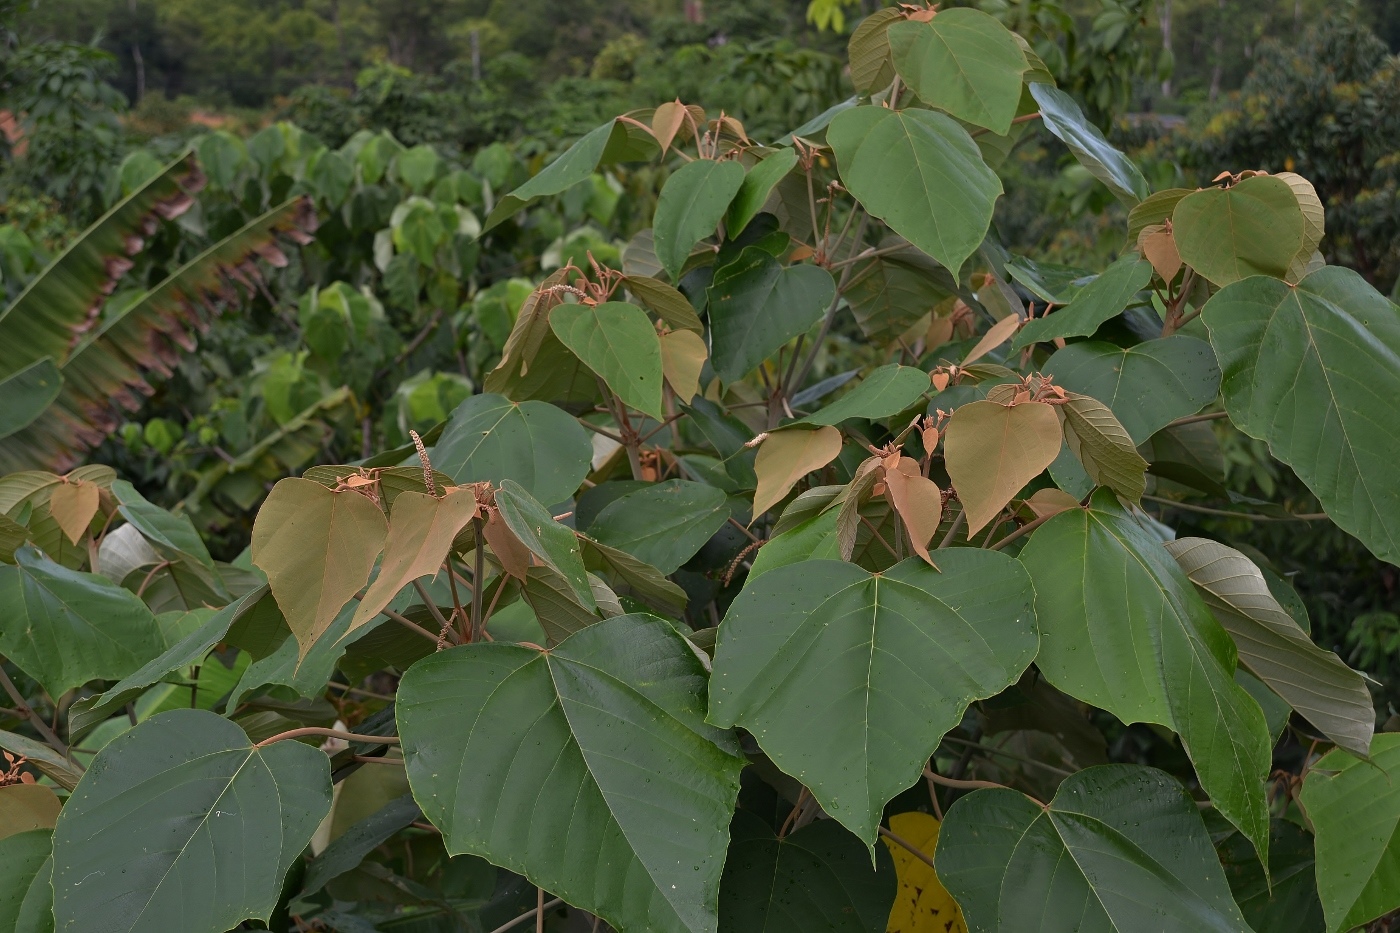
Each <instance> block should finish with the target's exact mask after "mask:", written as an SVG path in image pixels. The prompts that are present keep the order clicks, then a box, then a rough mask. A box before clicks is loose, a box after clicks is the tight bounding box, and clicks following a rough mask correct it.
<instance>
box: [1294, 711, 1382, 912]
mask: <svg viewBox="0 0 1400 933" xmlns="http://www.w3.org/2000/svg"><path fill="white" fill-rule="evenodd" d="M1302 804H1303V807H1304V808H1305V809H1306V812H1307V814H1308V819H1309V820H1310V821H1311V822H1312V825H1313V828H1314V829H1315V830H1316V831H1317V891H1318V894H1319V896H1320V897H1321V898H1322V911H1323V914H1324V915H1325V916H1326V918H1327V929H1328V931H1329V933H1341V931H1343V930H1350V929H1352V928H1353V927H1357V926H1360V925H1361V924H1364V923H1367V922H1369V921H1371V920H1374V919H1375V918H1377V917H1380V916H1383V915H1385V914H1387V913H1389V912H1390V911H1392V910H1395V909H1396V908H1397V907H1400V735H1396V734H1394V733H1385V734H1383V735H1377V736H1376V737H1375V738H1374V739H1372V741H1371V760H1370V761H1362V760H1361V759H1359V758H1357V757H1355V756H1354V755H1352V754H1351V753H1349V752H1346V751H1343V750H1341V749H1338V750H1336V751H1334V752H1331V753H1330V754H1327V755H1324V756H1323V757H1322V759H1321V760H1320V761H1317V762H1315V763H1314V764H1313V766H1312V768H1311V769H1310V770H1309V771H1308V776H1307V779H1306V780H1305V781H1304V782H1303V794H1302Z"/></svg>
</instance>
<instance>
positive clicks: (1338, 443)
mask: <svg viewBox="0 0 1400 933" xmlns="http://www.w3.org/2000/svg"><path fill="white" fill-rule="evenodd" d="M1201 318H1202V320H1204V321H1205V324H1206V327H1207V328H1208V329H1209V330H1210V340H1211V345H1212V346H1214V347H1215V352H1216V354H1217V355H1218V356H1219V358H1220V365H1221V369H1223V370H1224V372H1225V378H1224V380H1223V382H1222V383H1221V389H1222V393H1223V394H1224V396H1225V408H1226V410H1227V411H1229V413H1230V420H1231V421H1233V422H1234V423H1235V425H1236V426H1238V427H1239V429H1240V430H1241V431H1243V432H1244V433H1246V434H1248V435H1249V436H1250V437H1255V438H1260V439H1262V440H1266V441H1268V442H1269V451H1270V452H1271V453H1272V454H1273V455H1274V456H1275V457H1277V458H1278V459H1280V460H1282V461H1283V462H1284V463H1286V464H1288V465H1289V466H1290V467H1292V468H1293V471H1294V472H1295V473H1297V474H1298V478H1299V479H1301V480H1302V481H1303V482H1304V483H1306V484H1307V486H1308V488H1309V489H1311V490H1312V491H1313V494H1314V495H1316V496H1317V498H1318V499H1319V500H1320V501H1321V502H1322V507H1323V508H1325V509H1326V510H1327V514H1328V516H1330V517H1331V518H1332V520H1333V521H1335V522H1336V523H1337V525H1338V526H1339V527H1341V528H1342V529H1343V530H1345V531H1347V532H1349V533H1350V534H1353V535H1356V537H1357V538H1359V539H1361V542H1362V543H1363V544H1365V545H1366V546H1367V547H1368V548H1370V549H1371V552H1372V553H1373V554H1375V555H1376V556H1377V557H1379V558H1381V559H1382V560H1388V561H1390V562H1391V563H1400V486H1397V484H1396V483H1395V465H1396V464H1397V463H1400V409H1397V408H1396V406H1395V399H1396V398H1400V366H1397V364H1396V360H1397V359H1400V312H1398V311H1397V310H1396V306H1395V305H1394V304H1393V303H1392V302H1390V301H1389V300H1387V299H1386V298H1385V297H1384V296H1383V295H1381V294H1380V293H1379V292H1377V291H1376V290H1375V289H1373V288H1372V287H1371V286H1370V285H1368V284H1367V283H1366V281H1365V280H1364V279H1362V278H1361V276H1359V275H1357V274H1356V273H1355V272H1352V271H1351V270H1350V269H1343V268H1340V267H1336V266H1328V267H1327V268H1325V269H1321V270H1319V271H1317V272H1314V273H1313V274H1312V275H1309V276H1308V277H1307V278H1305V279H1303V281H1302V282H1300V283H1299V284H1298V285H1297V286H1290V285H1287V284H1285V283H1284V282H1280V281H1277V280H1271V279H1267V278H1262V277H1261V278H1254V279H1249V280H1247V281H1244V282H1240V283H1238V284H1236V285H1232V286H1229V287H1227V288H1223V289H1221V290H1220V291H1219V292H1218V293H1216V295H1215V297H1214V298H1212V299H1211V300H1210V301H1208V302H1207V303H1206V306H1205V309H1204V310H1203V311H1202V312H1201Z"/></svg>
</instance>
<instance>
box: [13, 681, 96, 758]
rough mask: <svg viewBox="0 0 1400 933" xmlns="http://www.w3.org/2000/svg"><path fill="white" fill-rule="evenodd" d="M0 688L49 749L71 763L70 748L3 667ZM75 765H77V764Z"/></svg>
mask: <svg viewBox="0 0 1400 933" xmlns="http://www.w3.org/2000/svg"><path fill="white" fill-rule="evenodd" d="M3 663H4V662H3V661H0V665H3ZM0 686H3V687H4V688H5V692H6V693H8V694H9V695H10V699H11V700H14V702H15V709H17V710H19V711H20V712H22V713H23V714H24V715H25V717H26V718H27V719H28V720H29V722H30V724H31V725H33V726H34V728H35V729H36V730H37V731H38V733H39V734H40V735H41V736H43V737H44V741H45V742H47V743H49V747H51V748H52V749H53V750H54V751H56V752H58V753H59V754H60V755H62V756H64V757H65V758H68V759H69V761H72V758H71V757H70V756H69V754H68V746H66V745H64V744H63V742H62V740H60V739H59V737H58V736H57V735H55V734H54V731H53V730H52V729H50V728H49V724H48V723H46V722H44V717H43V716H40V715H39V714H38V713H36V712H34V709H33V707H31V706H30V705H29V704H28V703H27V702H25V699H24V695H23V694H21V693H20V692H19V688H18V687H16V686H15V682H14V681H13V680H11V679H10V675H9V674H6V673H5V668H4V667H3V666H0ZM73 763H74V764H77V762H73ZM78 767H79V768H81V767H82V765H78Z"/></svg>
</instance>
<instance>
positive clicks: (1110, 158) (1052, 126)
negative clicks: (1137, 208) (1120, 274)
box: [1029, 81, 1148, 243]
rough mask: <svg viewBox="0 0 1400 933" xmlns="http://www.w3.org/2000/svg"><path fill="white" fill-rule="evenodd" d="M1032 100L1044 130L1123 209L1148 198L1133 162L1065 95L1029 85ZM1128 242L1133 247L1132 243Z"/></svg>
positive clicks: (1047, 86) (1046, 86)
mask: <svg viewBox="0 0 1400 933" xmlns="http://www.w3.org/2000/svg"><path fill="white" fill-rule="evenodd" d="M1029 88H1030V92H1031V96H1032V97H1034V98H1035V102H1036V103H1037V104H1039V105H1040V119H1041V122H1042V123H1044V124H1045V128H1046V129H1047V130H1049V131H1050V132H1051V133H1053V134H1054V135H1055V136H1057V137H1059V140H1060V142H1062V143H1064V144H1065V145H1066V146H1068V147H1069V151H1070V152H1072V153H1074V157H1075V158H1076V159H1078V160H1079V164H1080V165H1082V166H1084V167H1085V168H1087V169H1088V170H1089V171H1090V173H1092V174H1093V176H1094V177H1095V178H1097V179H1098V180H1099V181H1101V182H1103V183H1104V184H1105V185H1107V186H1108V190H1109V191H1112V192H1113V195H1114V197H1116V198H1118V200H1119V201H1121V202H1122V203H1123V204H1124V205H1126V206H1128V207H1132V206H1134V205H1136V204H1137V203H1138V202H1139V201H1142V200H1143V199H1144V198H1146V197H1147V192H1148V187H1147V179H1146V178H1143V177H1142V172H1140V171H1138V167H1137V166H1136V165H1134V164H1133V161H1132V160H1131V159H1129V158H1128V157H1127V156H1125V155H1124V154H1123V153H1121V152H1119V151H1118V150H1117V149H1115V148H1113V146H1112V145H1110V144H1109V142H1108V140H1106V139H1104V135H1103V133H1101V132H1099V128H1098V127H1097V126H1094V124H1092V123H1090V122H1089V120H1088V118H1087V117H1085V116H1084V111H1082V110H1080V109H1079V105H1078V104H1076V103H1075V102H1074V98H1073V97H1070V96H1069V95H1068V94H1066V93H1065V92H1064V91H1062V90H1060V89H1059V88H1057V87H1055V86H1054V85H1051V84H1041V83H1040V82H1038V81H1037V82H1035V83H1032V84H1031V85H1029ZM1131 242H1134V243H1136V242H1137V240H1136V239H1134V240H1132V241H1131Z"/></svg>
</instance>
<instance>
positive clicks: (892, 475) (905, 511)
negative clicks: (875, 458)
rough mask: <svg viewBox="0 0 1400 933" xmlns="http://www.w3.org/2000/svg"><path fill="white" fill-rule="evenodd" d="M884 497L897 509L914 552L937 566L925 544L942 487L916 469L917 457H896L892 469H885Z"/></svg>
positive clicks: (938, 514)
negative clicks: (895, 464)
mask: <svg viewBox="0 0 1400 933" xmlns="http://www.w3.org/2000/svg"><path fill="white" fill-rule="evenodd" d="M885 498H887V499H889V501H890V505H891V506H893V507H894V510H895V512H896V513H898V515H899V520H900V522H901V523H902V524H903V526H904V532H905V534H906V535H907V536H908V540H909V546H910V547H912V548H913V549H914V553H915V554H918V555H919V556H920V557H922V558H923V559H924V560H926V561H928V563H930V564H933V565H934V566H935V567H937V564H936V563H934V560H933V558H932V557H930V556H929V553H928V546H929V542H930V541H932V540H933V536H934V533H935V532H937V531H938V525H939V523H940V522H941V520H942V518H943V491H942V490H941V489H939V488H938V484H937V483H935V482H934V481H933V480H931V479H929V478H928V477H927V476H924V475H923V474H922V473H920V472H919V464H918V462H917V461H915V460H913V459H911V458H909V457H900V458H899V463H898V465H897V466H896V468H895V469H889V468H888V467H887V468H886V469H885Z"/></svg>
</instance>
